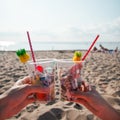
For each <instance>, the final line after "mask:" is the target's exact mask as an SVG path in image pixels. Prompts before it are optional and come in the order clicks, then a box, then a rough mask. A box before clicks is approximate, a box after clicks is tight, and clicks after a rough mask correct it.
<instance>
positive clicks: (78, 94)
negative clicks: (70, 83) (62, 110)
mask: <svg viewBox="0 0 120 120" xmlns="http://www.w3.org/2000/svg"><path fill="white" fill-rule="evenodd" d="M81 90H82V91H75V92H71V96H72V97H73V98H74V100H73V102H77V103H81V104H83V105H84V106H85V107H86V108H88V109H89V110H90V111H91V112H93V113H94V114H95V115H97V116H98V117H100V118H101V119H102V120H120V114H119V113H118V112H117V111H116V110H115V109H114V108H112V107H111V106H110V105H109V104H108V103H107V102H106V101H105V99H104V98H103V97H102V96H101V95H100V94H99V93H98V92H97V91H96V90H95V89H94V88H93V87H90V86H88V85H86V84H85V82H83V84H82V89H81Z"/></svg>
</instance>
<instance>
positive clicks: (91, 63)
mask: <svg viewBox="0 0 120 120" xmlns="http://www.w3.org/2000/svg"><path fill="white" fill-rule="evenodd" d="M81 51H82V53H83V55H84V54H85V52H86V50H81ZM28 53H29V54H30V51H28ZM34 53H35V56H36V58H57V59H64V58H70V59H72V57H73V54H74V50H56V51H55V50H54V51H53V50H52V51H40V50H39V51H34ZM27 75H28V70H27V68H26V66H25V65H23V64H22V63H20V62H19V59H18V57H17V56H16V53H15V51H0V94H2V93H4V92H5V91H6V90H8V89H9V88H11V87H12V86H13V85H14V83H15V82H16V81H17V80H19V79H20V78H23V77H24V76H27ZM83 76H84V77H83V78H84V80H85V81H87V82H89V84H91V85H94V86H95V87H96V89H97V90H98V91H99V92H100V94H101V95H102V96H103V97H104V98H105V99H106V100H107V101H108V102H109V104H111V106H112V107H114V108H115V109H116V110H117V111H118V112H120V52H119V51H118V52H117V53H114V52H113V53H109V52H107V53H104V52H93V51H91V53H90V54H89V56H88V57H87V59H86V62H85V64H84V70H83ZM47 119H49V120H100V119H99V118H98V117H97V116H95V115H94V114H92V113H91V112H90V111H89V110H87V109H86V108H85V107H84V106H83V105H80V104H75V103H72V102H68V101H64V102H62V101H59V102H54V101H52V102H50V103H47V104H41V103H39V102H36V103H33V104H30V105H28V106H26V107H25V108H24V109H22V110H21V111H20V112H19V113H18V114H17V115H15V116H13V117H12V118H10V119H9V120H47Z"/></svg>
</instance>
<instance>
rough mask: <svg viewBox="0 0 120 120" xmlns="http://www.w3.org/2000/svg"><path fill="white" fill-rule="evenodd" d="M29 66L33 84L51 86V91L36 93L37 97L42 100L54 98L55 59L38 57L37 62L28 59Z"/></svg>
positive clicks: (44, 86) (47, 100)
mask: <svg viewBox="0 0 120 120" xmlns="http://www.w3.org/2000/svg"><path fill="white" fill-rule="evenodd" d="M27 67H28V71H29V75H30V76H31V79H32V84H33V85H39V86H40V87H41V88H49V92H48V93H47V94H46V93H43V94H42V93H41V94H35V96H36V98H37V99H38V100H40V101H41V102H42V101H44V102H49V101H52V100H54V99H55V91H54V87H55V84H54V81H55V68H56V63H55V61H54V60H52V59H38V60H36V62H33V61H28V62H27Z"/></svg>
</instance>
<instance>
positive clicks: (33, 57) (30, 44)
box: [27, 31, 36, 68]
mask: <svg viewBox="0 0 120 120" xmlns="http://www.w3.org/2000/svg"><path fill="white" fill-rule="evenodd" d="M27 37H28V41H29V46H30V50H31V54H32V59H33V62H34V63H35V62H36V60H35V56H34V52H33V48H32V43H31V39H30V35H29V32H28V31H27ZM35 68H36V64H35Z"/></svg>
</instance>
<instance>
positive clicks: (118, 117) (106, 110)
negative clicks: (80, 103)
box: [98, 104, 120, 120]
mask: <svg viewBox="0 0 120 120" xmlns="http://www.w3.org/2000/svg"><path fill="white" fill-rule="evenodd" d="M98 116H99V117H100V118H101V119H102V120H120V114H119V113H118V112H117V111H116V110H115V109H114V108H113V107H111V106H110V105H109V104H106V105H104V106H102V109H101V110H100V112H99V115H98Z"/></svg>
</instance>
